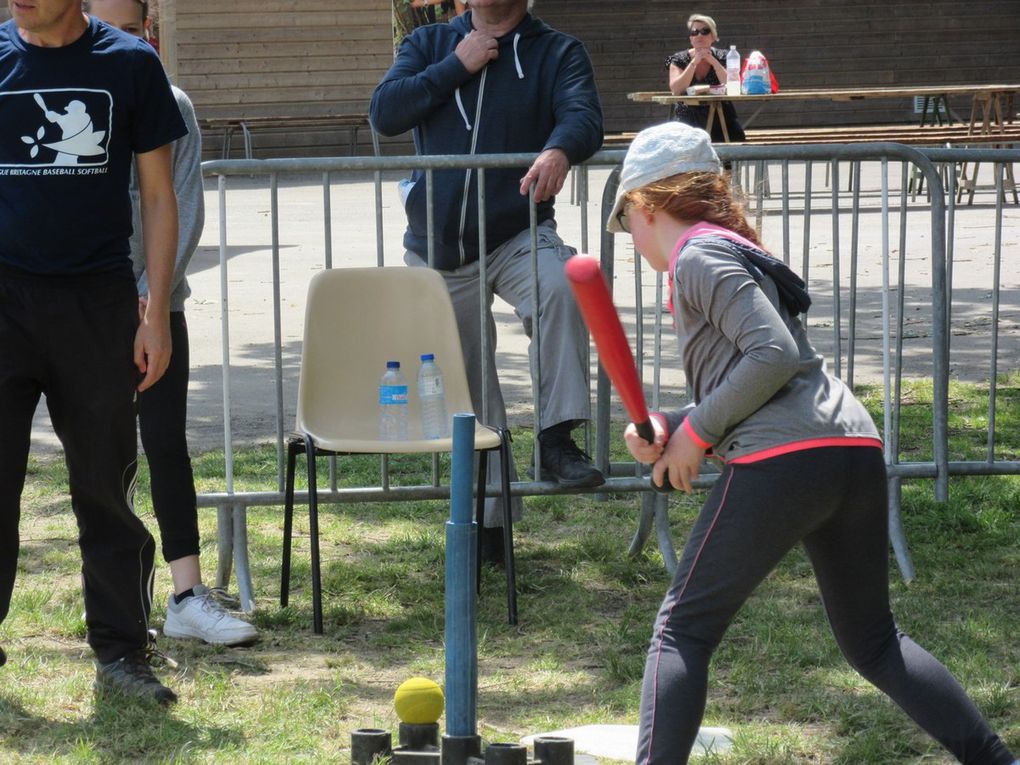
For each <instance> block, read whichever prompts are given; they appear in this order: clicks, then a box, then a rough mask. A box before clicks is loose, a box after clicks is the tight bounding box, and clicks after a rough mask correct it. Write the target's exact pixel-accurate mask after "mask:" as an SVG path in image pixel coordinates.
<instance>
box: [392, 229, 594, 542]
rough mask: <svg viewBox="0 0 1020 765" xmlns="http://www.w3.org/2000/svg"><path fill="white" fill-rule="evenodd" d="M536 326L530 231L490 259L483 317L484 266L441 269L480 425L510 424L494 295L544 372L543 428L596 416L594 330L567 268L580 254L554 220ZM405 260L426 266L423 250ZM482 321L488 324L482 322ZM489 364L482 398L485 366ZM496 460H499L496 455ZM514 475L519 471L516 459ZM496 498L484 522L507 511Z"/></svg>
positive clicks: (541, 240) (494, 521) (545, 239)
mask: <svg viewBox="0 0 1020 765" xmlns="http://www.w3.org/2000/svg"><path fill="white" fill-rule="evenodd" d="M537 235H538V317H539V318H538V322H537V324H538V327H539V336H538V338H537V342H536V338H535V335H534V332H533V329H534V325H535V323H536V322H535V306H534V301H533V299H532V287H531V283H532V258H531V232H530V230H524V231H522V232H521V233H520V234H518V235H517V236H515V237H514V238H513V239H510V240H509V241H506V242H504V243H503V244H501V245H500V246H499V247H497V248H496V249H494V250H493V251H492V252H490V253H489V255H488V257H487V258H486V273H485V285H484V290H485V293H484V303H485V315H484V317H483V316H482V315H481V310H480V306H481V301H480V300H479V289H480V287H481V264H480V263H477V262H476V263H468V264H467V265H464V266H462V267H460V268H457V269H454V270H452V271H440V273H441V274H442V275H443V277H444V278H445V279H446V286H447V287H448V288H449V290H450V298H451V299H452V301H453V308H454V312H455V313H456V315H457V324H458V326H459V327H460V343H461V346H462V349H463V352H464V363H465V366H466V367H467V375H468V385H469V387H470V389H471V402H472V404H473V405H474V408H475V413H476V414H477V415H478V419H479V421H480V422H482V423H485V424H487V425H496V426H505V425H506V404H505V402H504V400H503V393H502V391H501V389H500V385H499V375H498V373H497V370H496V356H495V349H496V322H495V320H494V319H493V317H492V301H493V297H494V296H495V295H499V297H500V298H502V299H503V300H505V301H506V302H508V303H509V304H510V305H512V306H513V308H514V312H515V313H516V314H517V317H518V318H519V319H520V320H521V322H522V324H523V325H524V331H525V333H526V334H527V336H528V338H529V339H530V340H531V342H530V344H529V346H528V358H529V361H530V364H531V369H532V371H534V369H535V364H536V362H537V363H538V364H539V365H540V369H541V374H540V380H539V390H538V392H537V393H538V416H539V426H540V428H547V427H549V426H550V425H556V424H557V423H560V422H565V421H567V420H588V419H590V418H591V395H590V390H589V384H588V331H587V329H586V328H585V326H584V320H583V319H582V318H581V314H580V312H579V311H578V309H577V303H576V302H575V300H574V296H573V293H572V292H571V290H570V284H569V283H568V282H567V278H566V275H565V274H564V271H563V268H564V264H565V263H566V261H567V259H568V258H570V257H571V256H572V255H574V254H575V250H574V249H573V248H571V247H568V246H567V245H565V244H564V243H563V240H562V239H560V237H559V235H558V234H557V233H556V229H555V226H554V225H551V224H542V225H540V226H539V227H538V231H537ZM404 261H405V262H406V263H407V264H408V265H409V266H414V267H427V262H426V260H425V256H424V255H419V254H418V253H414V252H406V253H405V255H404ZM483 321H484V325H483ZM483 326H484V327H485V331H486V332H487V333H488V338H489V350H490V353H489V354H488V356H487V358H482V331H483V330H482V327H483ZM483 365H484V367H485V370H486V372H485V378H486V379H485V386H484V394H485V395H484V397H483V385H482V368H483ZM492 462H495V460H494V459H493V460H492ZM511 471H512V475H511V476H510V479H511V480H515V479H516V477H517V476H516V470H515V469H514V467H513V465H512V464H511ZM489 480H490V484H491V483H497V484H498V481H499V469H498V465H497V466H496V468H495V469H494V470H490V479H489ZM499 503H500V500H499V499H498V498H490V499H489V500H487V501H486V506H485V525H486V526H499V525H501V523H502V521H501V508H500V505H499ZM513 503H514V508H513V516H514V518H515V519H516V518H519V517H520V512H521V501H520V498H515V499H514V500H513Z"/></svg>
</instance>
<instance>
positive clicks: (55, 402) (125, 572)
mask: <svg viewBox="0 0 1020 765" xmlns="http://www.w3.org/2000/svg"><path fill="white" fill-rule="evenodd" d="M131 286H132V285H131V283H130V282H129V281H127V280H124V281H123V282H119V281H118V282H114V283H112V284H111V283H109V282H104V281H103V280H101V279H90V280H88V281H87V282H84V283H83V284H82V285H81V286H80V287H77V288H73V289H66V290H62V291H53V293H52V294H51V295H50V299H52V300H53V301H54V302H55V303H58V304H56V305H54V306H52V308H51V309H50V314H51V315H50V316H49V317H48V321H49V322H50V326H49V332H50V337H49V338H48V341H47V342H46V346H47V347H48V348H50V349H51V350H52V351H54V352H52V353H50V354H49V365H50V374H49V377H50V383H49V385H48V386H47V388H46V402H47V406H48V408H49V411H50V419H51V420H52V421H53V429H54V430H55V431H56V433H57V435H58V436H59V437H60V440H61V443H62V444H63V446H64V454H65V459H66V461H67V466H68V474H69V482H70V489H71V505H72V508H73V509H74V512H75V515H76V516H77V520H78V528H79V532H80V534H79V546H80V547H81V551H82V561H83V568H82V581H83V590H84V594H85V610H86V623H87V627H88V641H89V644H90V645H91V646H92V649H93V650H94V651H95V653H96V656H97V658H98V659H99V661H100V662H101V663H106V662H110V661H112V660H114V659H117V658H119V657H121V656H123V655H124V654H126V653H128V652H129V651H132V650H137V649H142V648H144V647H145V646H146V645H147V642H148V634H147V628H148V617H149V609H150V606H151V599H152V590H151V587H152V573H153V568H152V565H153V550H154V546H155V545H154V542H153V539H152V536H151V535H150V534H149V532H148V531H147V530H146V529H145V526H144V525H143V524H142V522H141V521H140V520H139V519H138V518H137V516H135V514H134V512H133V505H132V502H133V495H134V486H135V471H136V467H137V462H136V460H137V442H136V437H135V387H136V384H137V380H138V370H137V368H136V367H135V365H134V360H133V354H134V336H135V330H136V327H137V323H138V313H137V296H136V295H135V294H134V293H133V292H132V290H131ZM58 350H59V353H57V352H55V351H58Z"/></svg>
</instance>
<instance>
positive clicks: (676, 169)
mask: <svg viewBox="0 0 1020 765" xmlns="http://www.w3.org/2000/svg"><path fill="white" fill-rule="evenodd" d="M720 169H721V165H720V164H719V157H718V156H716V153H715V149H713V148H712V139H711V138H710V137H709V135H708V133H706V132H705V131H704V130H701V129H700V128H696V127H691V126H690V125H686V124H684V123H683V122H666V123H663V124H662V125H654V126H652V127H650V128H647V129H645V130H642V131H641V132H640V133H638V134H637V135H636V136H634V140H633V141H632V142H631V144H630V148H629V149H627V156H626V157H624V159H623V169H621V170H620V187H619V188H618V189H617V191H616V204H615V205H613V211H612V212H611V213H610V214H609V221H608V222H607V223H606V230H607V231H611V232H612V233H614V234H619V233H623V226H621V225H620V214H621V213H622V212H623V206H624V204H625V200H624V197H625V196H626V195H627V192H629V191H634V189H639V188H641V187H642V186H647V185H648V184H649V183H652V182H654V181H660V180H662V179H663V178H669V177H671V176H674V175H678V174H680V173H694V172H699V171H700V172H710V173H718V172H719V171H720Z"/></svg>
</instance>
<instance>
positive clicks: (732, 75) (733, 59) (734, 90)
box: [726, 45, 740, 96]
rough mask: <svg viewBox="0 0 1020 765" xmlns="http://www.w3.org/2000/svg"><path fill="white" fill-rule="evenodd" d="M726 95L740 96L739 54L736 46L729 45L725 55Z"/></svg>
mask: <svg viewBox="0 0 1020 765" xmlns="http://www.w3.org/2000/svg"><path fill="white" fill-rule="evenodd" d="M726 95H728V96H739V95H740V53H738V52H737V46H736V45H731V46H730V52H729V53H727V54H726Z"/></svg>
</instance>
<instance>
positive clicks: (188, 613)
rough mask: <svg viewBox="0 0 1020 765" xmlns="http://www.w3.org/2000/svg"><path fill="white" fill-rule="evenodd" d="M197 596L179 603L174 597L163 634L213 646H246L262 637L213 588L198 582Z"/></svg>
mask: <svg viewBox="0 0 1020 765" xmlns="http://www.w3.org/2000/svg"><path fill="white" fill-rule="evenodd" d="M193 590H194V593H195V594H194V595H193V596H192V597H190V598H185V599H184V601H183V602H181V603H178V602H177V601H176V599H175V598H174V596H173V595H172V594H171V595H170V600H169V602H168V603H167V607H166V622H165V623H164V624H163V634H164V635H166V636H167V637H171V638H198V639H199V640H204V641H205V642H206V643H212V644H213V645H242V644H245V643H253V642H255V641H256V640H258V636H259V633H258V630H256V629H255V628H254V627H253V626H252V625H250V624H248V622H246V621H243V620H241V619H238V618H237V617H236V616H231V615H230V614H228V613H227V612H226V611H225V610H224V609H223V606H221V605H220V604H219V603H218V602H217V601H216V599H215V598H214V597H213V595H212V593H211V592H210V590H209V588H208V587H206V586H205V585H204V584H196V585H195V586H194V588H193Z"/></svg>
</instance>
